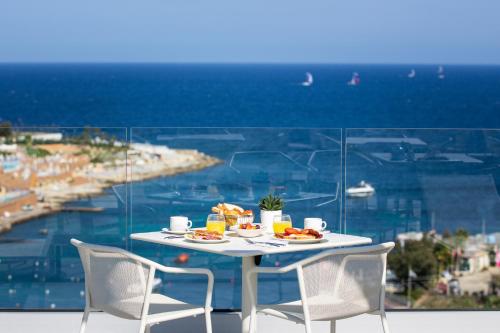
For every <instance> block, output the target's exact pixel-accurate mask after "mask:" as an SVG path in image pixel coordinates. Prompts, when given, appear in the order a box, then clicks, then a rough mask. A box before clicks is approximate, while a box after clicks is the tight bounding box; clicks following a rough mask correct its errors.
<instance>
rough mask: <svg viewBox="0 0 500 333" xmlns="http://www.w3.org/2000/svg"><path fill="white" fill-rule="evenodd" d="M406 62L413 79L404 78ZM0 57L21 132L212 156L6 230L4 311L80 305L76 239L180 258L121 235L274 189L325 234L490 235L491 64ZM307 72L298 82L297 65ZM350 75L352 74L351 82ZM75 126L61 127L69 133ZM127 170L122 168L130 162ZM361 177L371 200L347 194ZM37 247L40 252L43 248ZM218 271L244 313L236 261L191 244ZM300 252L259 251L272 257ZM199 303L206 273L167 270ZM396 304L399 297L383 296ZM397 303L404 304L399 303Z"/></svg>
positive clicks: (271, 286)
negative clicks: (206, 162) (28, 60)
mask: <svg viewBox="0 0 500 333" xmlns="http://www.w3.org/2000/svg"><path fill="white" fill-rule="evenodd" d="M412 69H414V70H415V76H414V77H413V78H410V77H408V74H409V73H410V71H411V70H412ZM437 70H438V66H437V65H436V66H430V65H429V66H427V65H426V66H424V65H414V66H413V65H250V64H249V65H173V64H170V65H167V64H165V65H161V64H128V65H127V64H116V65H112V64H99V65H91V64H53V65H36V64H30V65H21V64H15V65H14V64H12V65H9V64H3V65H0V118H1V120H0V121H9V122H10V123H12V124H13V125H14V126H16V127H18V128H27V127H31V128H33V127H34V128H40V129H45V130H47V128H53V129H56V130H61V131H63V132H64V131H66V130H65V129H64V128H65V127H75V128H81V127H83V126H92V127H100V128H103V130H105V131H108V132H109V133H110V134H112V135H113V136H115V137H117V138H119V139H122V140H131V141H133V142H140V143H152V144H159V145H167V146H169V147H171V148H177V149H197V150H199V151H202V152H204V153H206V154H209V155H212V156H215V157H217V158H219V159H221V160H222V161H223V163H222V164H220V165H217V166H214V167H211V168H208V169H204V170H201V171H197V172H188V173H183V174H179V175H176V176H171V177H160V178H155V179H151V180H147V181H141V182H134V183H132V184H130V186H128V187H126V186H123V185H118V186H114V187H112V188H110V189H108V190H107V191H106V193H105V194H104V195H101V196H98V197H91V198H82V199H81V200H79V201H78V202H76V203H69V204H70V205H72V204H74V205H78V206H92V207H102V208H105V210H104V211H103V212H98V213H88V212H86V213H83V212H81V213H78V212H77V213H75V212H71V213H70V212H64V213H59V214H55V215H50V216H46V217H42V218H38V219H36V220H31V221H29V222H26V223H23V224H20V225H17V226H15V227H14V228H13V229H12V231H11V232H8V233H5V234H2V235H0V251H2V250H3V251H5V252H4V253H1V252H0V308H31V309H39V308H52V309H75V308H81V307H82V306H83V304H84V300H85V299H84V294H83V283H82V280H83V272H82V269H81V265H80V263H79V259H78V257H77V253H76V251H75V250H74V249H73V248H72V247H71V246H69V244H68V242H69V239H70V238H71V237H77V238H80V239H82V240H84V241H89V242H96V243H105V244H111V245H116V246H121V247H125V248H128V249H131V250H133V251H135V252H138V253H140V254H142V255H145V256H147V257H149V258H152V259H154V260H157V261H159V262H162V263H163V264H166V265H178V263H176V262H175V258H176V257H177V255H179V254H180V253H182V252H185V251H181V250H179V249H170V248H169V249H166V248H164V247H160V246H153V245H151V244H145V243H141V242H131V241H130V240H129V238H128V235H129V234H130V233H132V232H144V231H153V230H159V229H160V228H161V227H163V226H166V223H167V221H168V216H171V215H187V216H189V217H190V218H191V219H192V220H193V222H194V225H195V226H203V224H204V222H205V218H206V215H207V214H208V212H209V211H210V208H211V207H212V206H213V205H215V204H217V203H218V202H224V201H225V202H234V203H238V204H240V205H242V206H244V207H248V208H249V209H253V210H254V211H256V212H257V211H258V207H257V202H258V199H259V198H260V197H262V196H264V195H266V194H267V193H269V192H274V193H277V194H279V195H280V196H282V197H283V198H284V199H285V203H286V209H285V210H286V212H287V213H289V214H291V215H292V217H293V220H294V224H296V225H298V226H300V223H301V222H300V221H301V220H302V219H303V218H304V217H306V216H321V217H322V218H324V219H325V220H327V222H328V226H329V229H330V230H332V231H335V232H348V233H353V234H359V235H366V236H369V237H372V238H373V240H374V241H375V242H380V241H385V240H394V239H395V238H396V236H397V234H398V233H402V232H410V231H429V230H437V232H439V233H442V232H445V231H449V232H453V231H455V230H456V229H458V228H464V229H466V230H468V231H469V233H471V234H477V233H485V234H491V233H495V232H499V231H500V196H499V195H498V193H500V167H499V166H500V131H496V130H494V129H495V128H500V117H498V114H499V112H500V66H456V65H455V66H451V65H450V66H444V76H443V78H439V76H438V73H437ZM306 72H310V73H311V74H312V75H313V77H314V83H313V84H312V85H311V86H304V85H302V82H303V81H304V79H305V73H306ZM353 72H357V73H359V77H360V83H359V84H358V85H348V84H347V82H348V81H349V80H351V77H352V75H353ZM68 131H69V130H68ZM124 172H125V171H124ZM361 181H367V182H369V183H370V184H371V185H372V186H373V187H374V188H375V194H372V195H370V196H366V197H350V196H348V195H347V194H346V193H347V191H348V190H349V189H351V188H355V187H356V186H357V185H358V184H359V183H360V182H361ZM37 251H38V252H37ZM188 254H189V255H190V261H189V263H188V265H190V266H208V267H210V268H211V269H213V270H214V272H215V273H216V291H215V295H214V306H215V307H216V308H218V309H236V308H238V307H239V306H240V304H239V302H240V301H239V300H240V284H241V276H240V275H241V273H240V261H239V260H238V259H232V258H227V257H220V256H215V255H207V254H203V253H196V252H191V251H189V252H188ZM301 256H302V254H301V253H298V254H293V255H280V256H270V257H265V258H263V264H264V265H271V266H280V265H284V264H286V263H289V262H293V261H295V260H298V259H299V258H301ZM260 285H261V294H262V295H261V297H262V299H263V300H264V301H269V302H276V301H278V300H287V299H292V298H293V297H294V296H296V293H295V291H296V290H297V287H296V285H295V279H294V277H293V276H285V277H280V278H278V277H271V278H269V279H267V280H264V281H261V283H260ZM158 288H161V289H162V290H163V291H164V292H167V293H169V294H171V295H173V296H175V297H179V298H181V299H185V300H187V301H193V300H194V299H195V298H196V297H197V295H199V294H201V293H202V292H203V281H200V280H196V279H192V280H191V279H184V278H179V277H172V276H162V284H161V285H159V286H158ZM392 301H394V302H395V303H397V300H392ZM402 303H405V302H404V301H403V302H402Z"/></svg>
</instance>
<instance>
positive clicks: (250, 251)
mask: <svg viewBox="0 0 500 333" xmlns="http://www.w3.org/2000/svg"><path fill="white" fill-rule="evenodd" d="M166 236H167V234H165V233H162V232H159V231H158V232H146V233H137V234H132V235H130V238H132V239H135V240H140V241H145V242H150V243H157V244H162V245H168V246H175V247H181V248H185V249H191V250H197V251H204V252H210V253H216V254H221V255H226V256H232V257H241V258H242V272H241V273H242V274H241V276H242V277H244V276H246V274H247V272H248V271H249V270H250V269H252V268H253V267H254V266H255V258H256V257H258V256H261V255H266V254H279V253H289V252H299V251H310V250H324V249H330V248H334V247H345V246H354V245H363V244H370V243H371V242H372V240H371V239H370V238H366V237H359V236H352V235H344V234H335V233H326V234H325V237H324V239H323V241H322V242H320V243H315V244H288V245H286V246H281V247H263V246H260V245H252V244H249V243H248V242H246V241H245V239H244V238H240V237H237V236H235V237H229V239H230V240H229V242H225V243H219V244H200V243H194V242H190V241H187V240H185V239H182V238H176V239H165V237H166ZM252 239H253V240H255V241H266V240H269V239H270V236H261V237H257V238H252ZM254 276H255V275H254ZM251 283H252V284H253V288H252V289H250V286H247V285H246V283H245V279H242V292H241V321H242V322H241V332H242V333H250V331H249V330H250V309H251V307H252V304H251V303H250V302H251V299H252V298H251V297H250V290H255V291H257V279H256V278H254V279H253V280H252V281H251ZM254 296H255V297H254V298H253V299H257V296H256V295H254Z"/></svg>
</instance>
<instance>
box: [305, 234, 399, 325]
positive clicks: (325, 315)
mask: <svg viewBox="0 0 500 333" xmlns="http://www.w3.org/2000/svg"><path fill="white" fill-rule="evenodd" d="M393 247H394V243H384V244H379V245H373V246H364V247H354V248H346V249H340V250H331V251H325V252H323V253H321V254H319V255H318V256H316V257H314V258H315V259H314V258H313V260H311V261H306V262H305V263H304V265H303V266H302V279H303V287H304V288H303V290H304V291H305V295H302V297H303V298H304V297H305V298H306V303H307V309H308V312H309V316H310V319H311V320H326V319H332V318H337V319H341V318H347V317H351V316H355V315H358V314H362V313H368V312H373V311H377V310H380V309H381V306H383V304H381V303H383V292H384V289H385V288H384V286H385V269H386V261H387V253H388V252H389V251H391V250H392V248H393ZM299 278H300V277H299Z"/></svg>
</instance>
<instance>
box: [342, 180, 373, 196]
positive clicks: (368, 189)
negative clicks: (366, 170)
mask: <svg viewBox="0 0 500 333" xmlns="http://www.w3.org/2000/svg"><path fill="white" fill-rule="evenodd" d="M346 192H347V196H348V197H353V198H366V197H369V196H372V195H373V193H375V188H374V187H373V186H371V185H370V184H368V183H367V182H365V181H364V180H362V181H361V182H360V183H359V184H358V185H356V186H352V187H349V188H348V189H347V190H346Z"/></svg>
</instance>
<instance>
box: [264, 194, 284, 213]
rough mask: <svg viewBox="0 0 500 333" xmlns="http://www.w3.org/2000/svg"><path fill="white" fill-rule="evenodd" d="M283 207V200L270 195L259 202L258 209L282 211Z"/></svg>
mask: <svg viewBox="0 0 500 333" xmlns="http://www.w3.org/2000/svg"><path fill="white" fill-rule="evenodd" d="M283 206H284V203H283V199H281V198H280V197H278V196H274V195H272V194H269V195H268V196H267V197H264V198H262V199H260V201H259V208H260V209H262V210H273V211H274V210H282V209H283Z"/></svg>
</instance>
